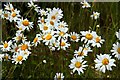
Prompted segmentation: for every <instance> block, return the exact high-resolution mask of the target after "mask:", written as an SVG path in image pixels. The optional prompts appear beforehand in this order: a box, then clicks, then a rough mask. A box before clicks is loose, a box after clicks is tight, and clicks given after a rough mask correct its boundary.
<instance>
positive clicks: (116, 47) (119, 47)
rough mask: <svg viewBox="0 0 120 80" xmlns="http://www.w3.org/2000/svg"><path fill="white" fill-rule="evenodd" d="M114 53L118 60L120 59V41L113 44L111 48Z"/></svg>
mask: <svg viewBox="0 0 120 80" xmlns="http://www.w3.org/2000/svg"><path fill="white" fill-rule="evenodd" d="M111 52H112V55H115V57H116V58H118V60H120V43H119V42H117V43H116V44H113V48H112V50H111Z"/></svg>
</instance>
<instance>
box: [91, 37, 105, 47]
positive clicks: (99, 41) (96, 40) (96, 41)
mask: <svg viewBox="0 0 120 80" xmlns="http://www.w3.org/2000/svg"><path fill="white" fill-rule="evenodd" d="M104 41H105V40H104V39H101V36H95V37H94V42H93V43H92V46H93V47H95V46H97V47H98V48H99V47H101V44H103V42H104Z"/></svg>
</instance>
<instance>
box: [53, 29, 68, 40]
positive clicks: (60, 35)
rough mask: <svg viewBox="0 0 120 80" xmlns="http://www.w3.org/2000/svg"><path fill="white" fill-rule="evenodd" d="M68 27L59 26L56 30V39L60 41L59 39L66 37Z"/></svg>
mask: <svg viewBox="0 0 120 80" xmlns="http://www.w3.org/2000/svg"><path fill="white" fill-rule="evenodd" d="M67 31H68V28H61V29H59V30H57V31H56V35H55V37H58V40H59V41H60V39H62V38H63V39H67V38H68V36H69V34H68V33H67Z"/></svg>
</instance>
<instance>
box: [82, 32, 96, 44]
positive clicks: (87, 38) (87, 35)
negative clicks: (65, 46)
mask: <svg viewBox="0 0 120 80" xmlns="http://www.w3.org/2000/svg"><path fill="white" fill-rule="evenodd" d="M80 33H81V34H82V36H83V37H82V38H81V41H84V42H85V43H86V42H88V44H89V43H93V39H94V36H96V35H97V34H96V32H95V31H90V30H89V31H81V32H80Z"/></svg>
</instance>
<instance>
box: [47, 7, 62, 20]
mask: <svg viewBox="0 0 120 80" xmlns="http://www.w3.org/2000/svg"><path fill="white" fill-rule="evenodd" d="M62 12H63V11H62V10H61V9H59V8H57V9H56V8H53V10H51V11H50V13H49V14H48V17H47V20H54V21H59V20H60V19H61V18H62V17H63V14H62Z"/></svg>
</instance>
